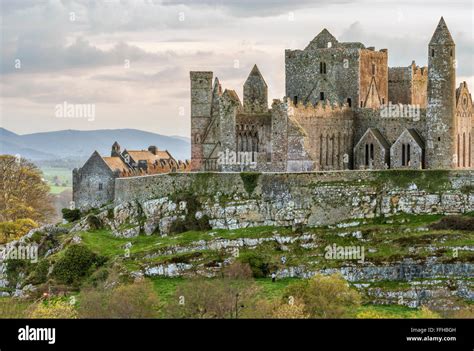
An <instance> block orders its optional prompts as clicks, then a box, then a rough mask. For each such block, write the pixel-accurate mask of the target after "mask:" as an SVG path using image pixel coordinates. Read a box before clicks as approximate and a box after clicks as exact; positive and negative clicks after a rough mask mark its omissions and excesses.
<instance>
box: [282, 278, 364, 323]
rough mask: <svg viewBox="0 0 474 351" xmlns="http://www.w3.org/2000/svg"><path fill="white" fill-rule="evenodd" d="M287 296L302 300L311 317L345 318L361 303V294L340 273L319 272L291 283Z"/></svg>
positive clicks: (306, 311)
mask: <svg viewBox="0 0 474 351" xmlns="http://www.w3.org/2000/svg"><path fill="white" fill-rule="evenodd" d="M285 296H286V297H287V298H291V297H293V298H294V299H295V300H298V301H302V303H303V304H304V305H305V313H307V314H308V315H309V316H310V317H311V318H343V317H347V316H349V315H350V312H351V311H352V310H353V309H355V308H356V307H358V306H359V305H360V300H361V298H360V295H359V293H358V292H357V291H355V290H353V289H351V288H350V287H349V286H348V284H347V282H346V281H345V280H344V278H343V277H342V276H341V275H340V274H333V275H330V276H324V275H321V274H317V275H315V276H314V277H312V278H311V279H309V280H303V281H300V282H297V283H293V284H291V285H289V286H288V287H287V289H286V292H285Z"/></svg>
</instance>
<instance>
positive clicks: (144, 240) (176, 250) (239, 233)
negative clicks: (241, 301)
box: [0, 214, 474, 318]
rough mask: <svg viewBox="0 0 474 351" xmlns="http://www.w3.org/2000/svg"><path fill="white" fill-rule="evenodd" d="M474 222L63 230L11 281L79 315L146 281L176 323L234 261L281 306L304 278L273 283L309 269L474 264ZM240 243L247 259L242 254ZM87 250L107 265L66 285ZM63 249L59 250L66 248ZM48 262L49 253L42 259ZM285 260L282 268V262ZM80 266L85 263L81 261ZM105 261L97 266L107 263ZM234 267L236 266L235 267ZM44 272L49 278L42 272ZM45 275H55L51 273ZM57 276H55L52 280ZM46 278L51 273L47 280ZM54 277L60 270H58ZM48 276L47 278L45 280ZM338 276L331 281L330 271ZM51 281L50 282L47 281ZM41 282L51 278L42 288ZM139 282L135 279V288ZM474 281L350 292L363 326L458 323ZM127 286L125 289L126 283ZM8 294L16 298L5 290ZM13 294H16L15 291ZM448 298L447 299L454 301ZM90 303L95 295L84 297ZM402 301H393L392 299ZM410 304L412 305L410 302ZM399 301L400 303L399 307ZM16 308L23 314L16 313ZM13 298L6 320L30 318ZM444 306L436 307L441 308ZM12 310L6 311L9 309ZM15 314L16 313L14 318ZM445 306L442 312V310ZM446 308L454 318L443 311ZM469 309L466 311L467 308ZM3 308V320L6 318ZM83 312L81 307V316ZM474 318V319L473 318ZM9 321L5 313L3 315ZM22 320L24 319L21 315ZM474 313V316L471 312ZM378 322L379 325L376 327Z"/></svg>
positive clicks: (427, 281) (442, 280) (444, 279)
mask: <svg viewBox="0 0 474 351" xmlns="http://www.w3.org/2000/svg"><path fill="white" fill-rule="evenodd" d="M473 223H474V216H473V214H466V215H464V216H455V217H450V216H449V217H445V216H442V215H422V216H414V215H402V216H397V217H391V218H378V219H372V220H357V221H356V220H355V221H352V222H346V223H340V224H338V225H334V226H327V227H321V228H300V229H298V230H292V229H291V228H284V227H279V228H276V227H255V228H243V229H236V230H208V231H188V232H184V233H181V234H174V235H169V236H157V235H151V236H146V235H139V236H137V237H133V238H118V237H114V236H113V235H112V233H111V231H110V230H107V229H98V230H93V231H82V232H77V233H67V229H70V228H71V227H72V225H73V224H68V225H62V226H61V227H62V228H63V229H62V231H63V232H62V233H60V234H56V235H54V237H50V236H48V237H47V238H46V239H45V238H44V237H42V234H41V233H38V234H37V235H35V236H34V237H32V238H31V239H30V241H36V242H41V243H42V244H41V245H46V246H47V247H50V248H51V247H59V248H60V249H59V250H56V251H55V252H53V253H52V254H51V255H49V256H48V257H46V258H43V259H41V260H40V261H39V262H38V263H36V264H32V265H30V266H28V267H22V266H19V267H18V266H17V267H16V268H15V269H14V270H10V271H9V274H10V276H9V279H12V278H15V277H16V278H18V276H15V274H20V273H21V272H23V273H22V274H24V275H25V276H26V277H27V279H26V281H27V282H32V281H35V282H36V284H37V286H38V290H37V291H36V293H35V294H36V296H38V294H40V293H41V291H44V290H45V289H47V291H55V292H56V293H58V294H60V295H61V296H64V297H63V298H71V297H74V299H77V300H78V301H79V305H78V306H80V303H81V301H83V299H88V298H90V296H89V295H88V293H87V291H89V289H90V288H91V287H96V286H97V284H99V285H100V284H102V283H100V282H101V281H107V282H108V283H107V284H111V283H110V281H112V282H113V283H112V284H118V283H119V282H120V281H122V282H123V281H124V279H125V280H126V281H130V279H132V281H133V279H137V277H142V278H140V279H144V280H145V281H148V282H150V283H151V284H152V289H153V294H154V295H156V297H157V298H158V299H159V301H160V307H159V308H158V310H157V311H158V316H161V317H168V316H169V315H168V314H167V313H168V312H167V306H169V305H170V304H173V303H174V302H175V299H176V296H177V292H178V291H181V289H186V286H189V282H193V281H194V279H196V278H195V276H196V275H197V276H199V275H201V276H202V275H206V274H207V273H210V272H211V273H213V274H214V275H215V277H214V278H204V279H205V280H210V281H215V280H219V279H221V273H220V268H219V267H220V266H222V265H226V264H228V262H230V261H239V262H242V263H245V264H248V265H249V267H250V268H251V272H252V275H253V279H252V281H253V284H254V285H255V289H256V290H255V291H257V295H255V296H254V298H253V299H257V300H258V301H267V302H268V303H277V302H278V301H283V300H284V299H285V296H286V295H285V292H286V291H287V289H288V288H289V287H291V286H293V285H294V284H296V283H298V282H301V281H303V280H304V279H301V278H289V277H284V276H278V277H277V280H276V282H272V280H271V278H270V273H271V272H275V271H284V270H285V269H287V268H289V267H304V268H305V269H306V270H307V271H313V272H314V271H324V270H327V269H337V268H341V267H362V266H363V267H389V266H391V265H398V264H400V262H402V261H406V260H411V262H416V263H417V264H422V265H423V264H428V263H430V264H432V263H434V262H435V263H442V264H464V263H469V264H472V263H473V262H474V224H473ZM236 243H240V244H239V245H240V246H239V248H238V250H236V249H235V246H233V245H234V244H236ZM77 244H78V245H80V246H81V247H84V248H86V250H88V251H90V252H91V253H92V254H93V255H95V257H101V259H100V260H99V261H100V262H101V263H98V264H94V265H92V266H91V267H90V268H89V270H88V271H87V272H86V274H85V275H83V276H81V278H80V279H79V280H75V281H74V283H70V284H69V283H67V284H65V283H64V282H63V283H58V280H57V277H55V276H54V269H55V268H54V267H56V266H57V265H58V262H60V261H62V260H63V259H64V257H65V256H67V251H68V247H71V245H77ZM333 244H336V245H338V246H363V247H364V249H365V256H366V257H365V262H364V263H363V264H362V265H360V264H359V263H357V262H356V260H351V259H342V260H338V259H335V260H328V259H327V258H325V257H324V256H325V248H326V247H327V246H328V245H333ZM58 245H59V246H58ZM40 252H41V250H40ZM283 257H284V258H285V260H284V261H282V258H283ZM75 260H76V259H75ZM99 261H97V262H99ZM226 262H227V263H226ZM179 264H184V265H190V266H192V269H190V270H187V271H183V272H182V275H181V276H179V277H176V276H174V277H165V276H162V275H155V274H153V275H147V274H145V275H143V272H146V271H147V269H149V268H150V267H158V266H167V265H179ZM41 267H42V268H41ZM45 267H46V268H45ZM47 267H53V269H52V271H53V274H51V273H50V274H49V275H48V274H46V273H44V272H46V271H47ZM45 269H46V271H45ZM49 270H50V271H51V268H49ZM39 272H43V273H39ZM328 272H329V271H328ZM45 274H46V275H45ZM39 276H42V278H41V279H40V278H38V277H39ZM133 277H135V278H133ZM473 283H474V279H472V277H471V278H470V277H469V276H464V277H454V276H451V277H449V276H443V274H441V275H440V276H439V277H434V278H433V277H431V278H420V277H418V278H414V279H411V280H396V279H395V280H393V279H391V280H383V279H372V280H366V281H358V280H352V281H350V286H351V287H352V289H357V290H358V291H359V293H360V295H361V297H362V304H361V305H360V306H356V307H353V308H352V309H350V310H349V312H348V314H347V316H349V317H354V318H355V317H357V318H422V317H423V318H424V317H427V316H447V317H449V316H451V315H452V313H454V312H453V306H454V310H456V309H459V308H461V309H462V310H463V311H464V310H465V309H466V308H469V306H470V303H471V302H470V301H468V300H466V299H465V298H460V297H458V296H454V295H450V294H449V291H454V290H455V289H457V288H458V287H459V284H461V285H462V284H464V286H467V287H468V288H469V289H471V290H472V285H473ZM119 284H121V283H119ZM419 289H427V290H428V291H434V292H435V293H436V294H437V292H438V291H441V292H442V294H441V295H435V296H436V297H430V296H431V295H430V294H431V293H427V296H428V298H427V299H425V300H424V301H422V305H423V306H429V307H430V308H431V309H433V310H436V314H432V312H429V313H428V315H427V310H426V309H425V308H424V307H423V308H420V307H418V308H410V307H408V306H407V304H406V303H403V299H404V298H405V297H404V296H409V295H403V294H405V293H407V292H408V291H415V292H416V291H418V290H419ZM3 290H4V291H8V288H4V289H3ZM10 291H13V290H10ZM446 292H448V293H447V294H446ZM84 294H86V295H84ZM392 295H393V296H392ZM402 295H403V296H402ZM391 296H392V297H391ZM12 301H13V302H14V303H13V305H14V306H16V307H15V308H16V309H13V310H12V308H13V307H12ZM15 301H16V300H15V299H13V300H12V298H2V299H1V300H0V313H5V314H8V313H10V314H14V313H19V314H22V313H23V314H28V313H29V312H28V311H29V309H31V306H30V307H28V305H27V304H25V302H24V301H23V302H18V304H16V302H15ZM432 302H435V303H432ZM2 304H3V307H2ZM6 305H8V306H10V307H8V308H9V309H8V311H9V312H8V311H7V308H6V307H5V306H6ZM440 305H442V306H441V309H439V308H440ZM445 306H448V307H450V310H449V311H446V310H443V308H444V307H445ZM466 306H467V307H466ZM2 308H3V310H2ZM76 308H77V307H76ZM471 310H472V309H471ZM2 311H3V312H2ZM15 311H16V312H15ZM468 313H471V312H468ZM374 316H375V317H374Z"/></svg>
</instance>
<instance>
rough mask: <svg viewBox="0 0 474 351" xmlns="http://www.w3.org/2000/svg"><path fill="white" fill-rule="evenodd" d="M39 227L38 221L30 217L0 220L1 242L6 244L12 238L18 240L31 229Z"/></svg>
mask: <svg viewBox="0 0 474 351" xmlns="http://www.w3.org/2000/svg"><path fill="white" fill-rule="evenodd" d="M37 227H38V223H36V222H35V221H33V220H32V219H29V218H22V219H17V220H15V221H9V222H0V244H5V243H7V242H9V241H12V240H18V239H19V238H21V237H22V236H23V235H25V234H27V233H28V232H29V231H30V230H31V229H33V228H37Z"/></svg>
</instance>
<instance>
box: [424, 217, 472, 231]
mask: <svg viewBox="0 0 474 351" xmlns="http://www.w3.org/2000/svg"><path fill="white" fill-rule="evenodd" d="M430 228H431V229H435V230H470V231H474V218H472V217H462V216H446V217H443V218H441V220H440V221H438V222H436V223H433V224H431V225H430Z"/></svg>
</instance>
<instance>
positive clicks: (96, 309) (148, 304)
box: [79, 280, 159, 318]
mask: <svg viewBox="0 0 474 351" xmlns="http://www.w3.org/2000/svg"><path fill="white" fill-rule="evenodd" d="M158 307H159V299H158V297H157V296H156V293H155V291H154V290H153V287H152V285H151V283H150V282H149V281H145V280H144V281H141V282H136V283H133V284H127V285H119V286H117V287H115V288H114V289H111V290H102V289H99V290H97V289H89V290H85V291H83V293H82V296H81V300H80V306H79V315H80V317H81V318H154V317H157V313H158Z"/></svg>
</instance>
